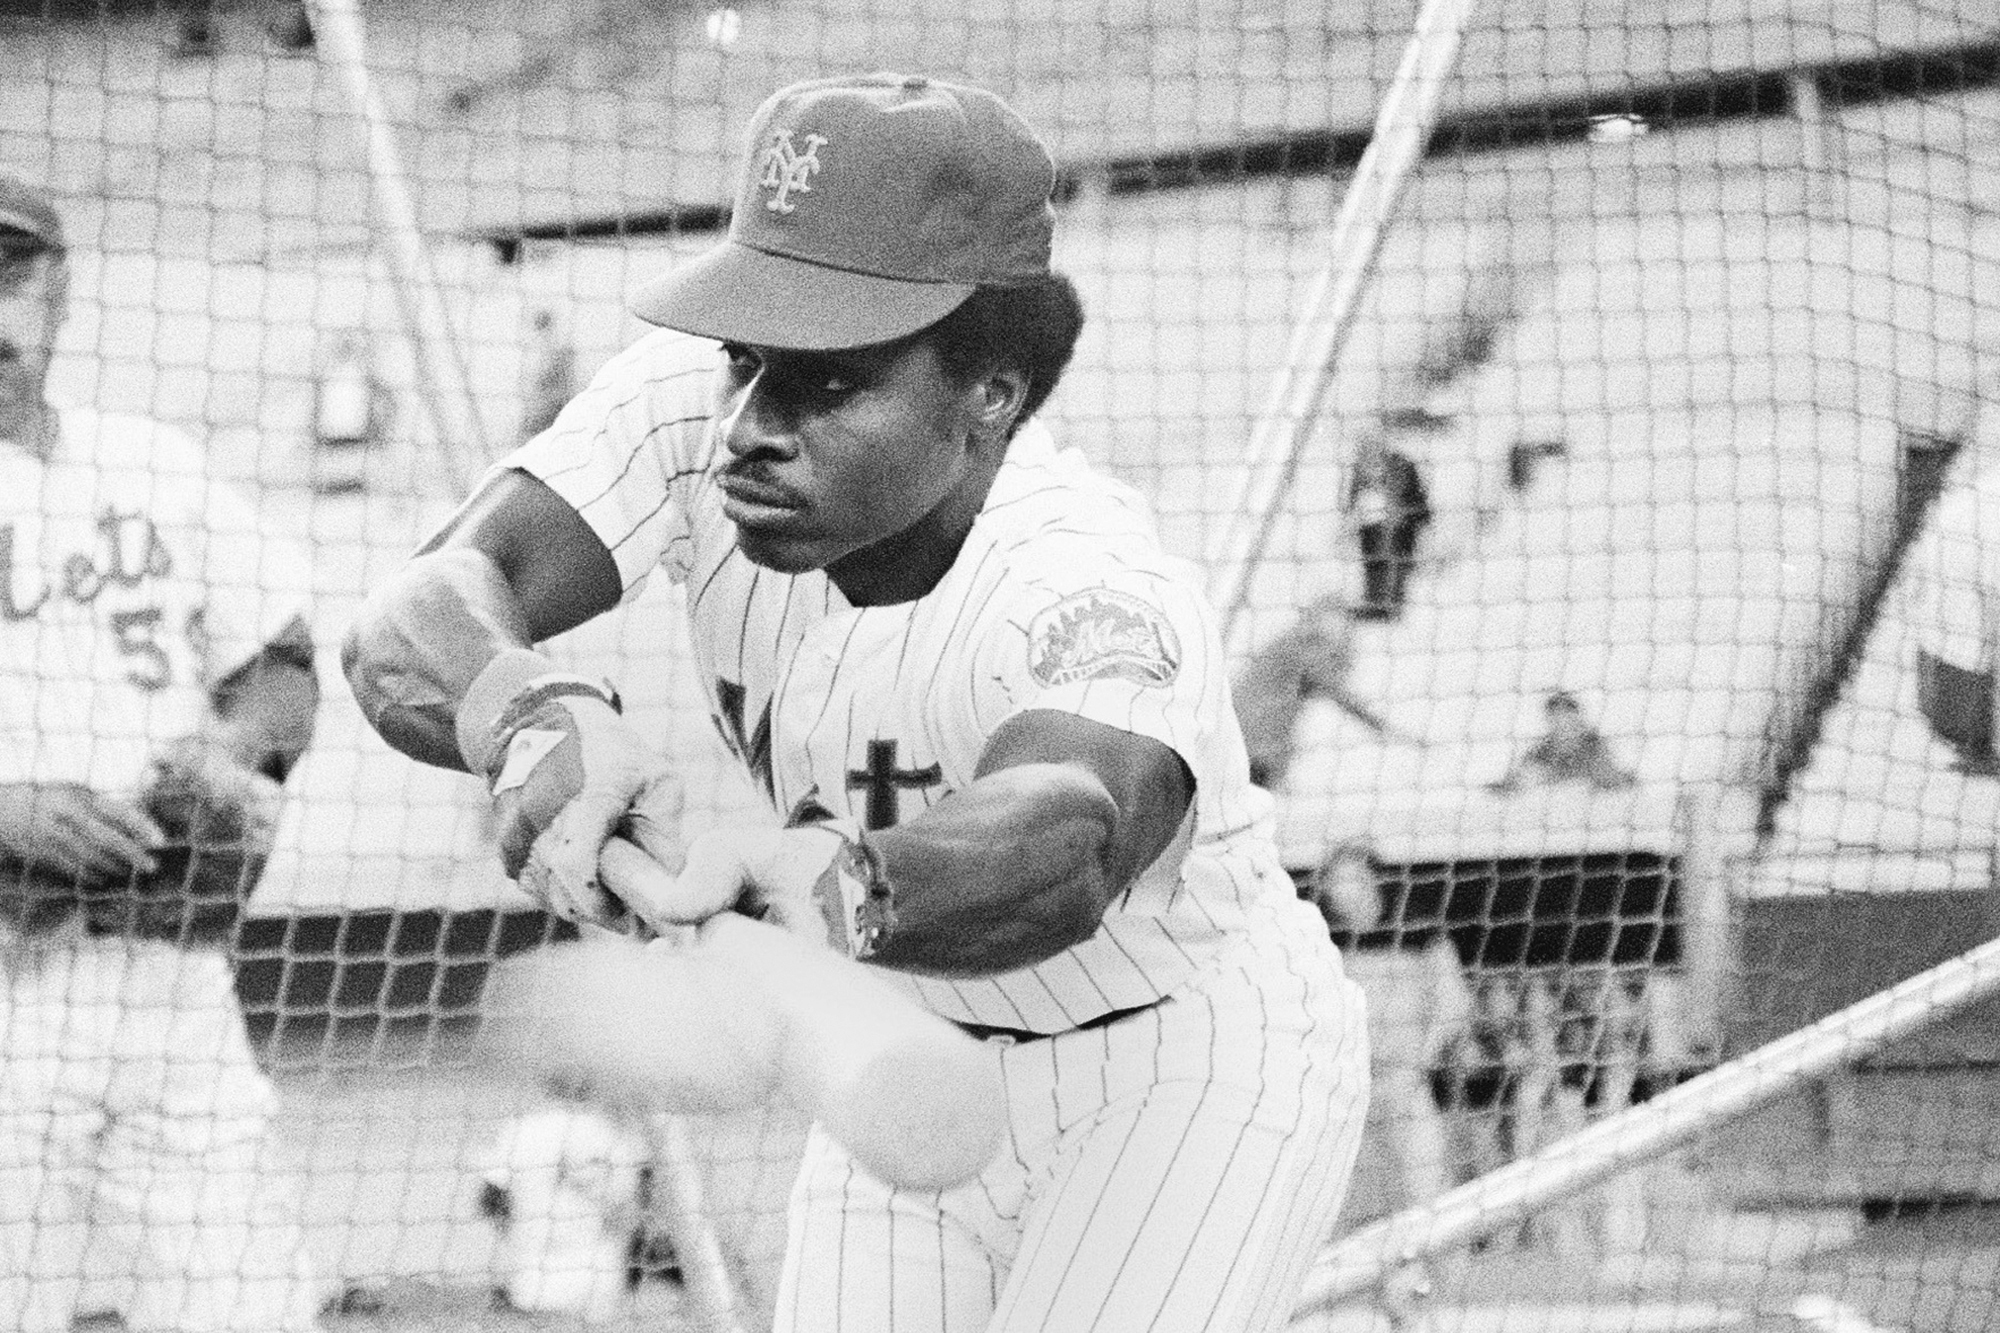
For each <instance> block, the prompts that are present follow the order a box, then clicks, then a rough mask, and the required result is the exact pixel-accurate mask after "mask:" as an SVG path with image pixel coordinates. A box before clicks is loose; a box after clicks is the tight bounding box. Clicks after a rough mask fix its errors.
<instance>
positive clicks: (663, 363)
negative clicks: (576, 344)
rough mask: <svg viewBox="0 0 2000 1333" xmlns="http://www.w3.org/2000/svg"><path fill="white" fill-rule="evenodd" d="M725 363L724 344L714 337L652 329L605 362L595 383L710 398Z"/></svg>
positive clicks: (651, 393) (653, 393)
mask: <svg viewBox="0 0 2000 1333" xmlns="http://www.w3.org/2000/svg"><path fill="white" fill-rule="evenodd" d="M721 365H722V346H721V344H719V343H717V342H715V341H714V340H712V339H709V338H697V337H695V336H694V335H692V334H687V333H680V332H677V331H675V330H673V329H648V330H647V331H646V332H644V333H642V334H640V335H639V336H638V337H637V338H635V339H633V340H632V341H631V342H630V343H628V344H627V345H626V346H625V348H624V350H622V351H620V352H618V353H616V354H615V355H613V356H612V358H611V359H610V360H609V361H607V362H605V363H604V368H603V369H602V370H601V371H599V372H598V374H597V378H596V380H595V381H593V384H594V385H603V384H607V383H608V384H614V385H619V386H623V387H625V388H626V389H628V390H630V391H633V392H635V393H644V394H646V395H648V396H651V397H674V396H678V395H695V396H697V397H698V399H699V400H700V401H706V400H707V396H708V394H709V391H710V388H711V384H712V381H713V378H714V375H715V373H716V371H717V370H718V369H720V368H721ZM691 401H692V399H691Z"/></svg>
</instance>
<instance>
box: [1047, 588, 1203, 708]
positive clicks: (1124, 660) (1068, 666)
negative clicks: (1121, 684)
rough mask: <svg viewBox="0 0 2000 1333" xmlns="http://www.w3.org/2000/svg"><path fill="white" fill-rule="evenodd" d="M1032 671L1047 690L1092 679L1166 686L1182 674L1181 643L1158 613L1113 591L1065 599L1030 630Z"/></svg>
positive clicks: (1091, 591)
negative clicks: (1104, 677) (1099, 678)
mask: <svg viewBox="0 0 2000 1333" xmlns="http://www.w3.org/2000/svg"><path fill="white" fill-rule="evenodd" d="M1028 655H1029V659H1030V661H1029V669H1030V670H1031V671H1032V672H1033V673H1034V676H1035V679H1036V680H1038V681H1040V682H1041V683H1042V684H1044V685H1047V686H1051V687H1053V686H1056V685H1067V684H1069V683H1070V682H1071V681H1077V680H1090V679H1092V678H1093V677H1098V676H1107V677H1118V678H1121V679H1125V680H1132V681H1136V682H1138V683H1139V684H1141V685H1167V684H1170V683H1172V681H1173V678H1174V676H1175V675H1177V674H1178V673H1179V671H1180V669H1181V646H1180V641H1179V640H1178V639H1177V638H1175V637H1174V630H1173V626H1171V625H1169V624H1168V623H1167V622H1166V620H1165V618H1164V617H1163V616H1161V614H1160V612H1159V611H1158V610H1156V609H1155V608H1153V607H1151V606H1148V605H1147V604H1146V603H1144V602H1142V601H1140V600H1139V599H1138V598H1136V597H1128V596H1126V595H1125V594H1123V593H1120V592H1114V591H1113V590H1112V589H1110V588H1089V589H1086V590H1085V591H1083V592H1080V593H1075V594H1073V595H1071V596H1069V597H1065V598H1063V599H1062V601H1060V602H1058V603H1056V604H1055V605H1054V606H1052V607H1050V608H1049V609H1048V610H1046V611H1044V612H1042V613H1041V614H1040V615H1039V616H1036V617H1035V622H1034V624H1032V625H1030V626H1029V627H1028Z"/></svg>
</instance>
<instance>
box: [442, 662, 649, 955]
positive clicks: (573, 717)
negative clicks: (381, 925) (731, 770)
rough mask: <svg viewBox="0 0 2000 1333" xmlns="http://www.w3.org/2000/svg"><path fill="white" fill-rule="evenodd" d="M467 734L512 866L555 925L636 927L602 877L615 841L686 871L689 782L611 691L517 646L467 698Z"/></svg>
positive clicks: (460, 724) (463, 734)
mask: <svg viewBox="0 0 2000 1333" xmlns="http://www.w3.org/2000/svg"><path fill="white" fill-rule="evenodd" d="M457 728H458V740H459V750H460V753H461V754H462V755H463V757H464V758H465V761H466V764H467V766H468V767H470V768H471V769H472V771H473V772H475V773H483V774H485V775H486V778H487V781H488V783H489V785H490V788H491V790H492V792H493V809H494V813H495V815H496V816H497V817H498V820H499V825H500V830H499V831H500V857H501V861H502V864H504V865H505V867H506V870H507V873H508V874H509V875H510V876H513V877H514V878H515V879H517V880H519V881H520V884H521V887H522V888H524V889H526V890H527V891H528V892H529V893H531V894H533V895H534V896H535V897H536V898H538V899H540V900H541V901H542V903H543V904H544V905H546V906H547V907H548V909H549V910H550V911H551V912H554V913H555V914H556V915H557V916H560V917H562V918H563V919H564V920H567V921H575V922H580V923H591V924H596V925H605V926H614V927H616V926H622V925H624V924H627V923H628V922H629V919H630V916H629V914H628V913H627V912H626V911H625V910H624V908H623V906H622V905H621V904H620V903H619V902H618V900H617V899H616V898H615V897H614V896H612V895H611V894H609V893H607V892H606V891H605V888H604V885H603V881H602V878H601V876H600V875H599V872H598V859H599V857H600V855H601V854H602V852H603V849H604V844H605V842H606V841H607V840H609V839H610V838H611V836H612V835H613V834H614V833H618V834H623V835H624V836H625V837H628V838H630V839H631V840H632V841H633V842H635V843H637V844H638V845H639V847H640V848H641V849H642V850H644V851H645V852H646V853H647V854H648V855H649V856H651V857H652V858H653V859H654V860H655V861H657V862H659V864H660V865H661V866H663V867H664V868H665V869H667V870H668V871H670V872H671V871H675V870H678V869H679V867H680V863H681V849H680V845H679V840H678V837H677V836H676V834H675V830H676V829H677V828H678V827H679V825H680V815H681V789H680V784H679V783H678V782H676V781H675V780H674V779H673V777H672V776H671V775H670V774H669V773H668V772H667V771H666V765H665V762H664V761H663V759H662V758H661V756H660V755H658V754H657V753H656V752H655V751H654V750H653V748H652V747H651V746H650V745H648V744H647V743H646V739H645V737H644V736H642V735H641V734H640V732H639V730H638V728H636V727H635V726H633V725H632V724H631V723H630V722H628V721H627V720H626V719H625V717H624V716H623V715H622V714H621V713H620V712H619V710H618V704H617V695H616V693H615V692H613V691H612V689H611V687H610V686H609V685H607V684H605V683H604V682H602V681H592V680H589V679H587V678H585V677H582V676H577V675H574V674H571V673H568V672H565V671H563V670H562V669H561V668H560V667H559V666H558V665H557V664H556V663H555V662H553V661H551V660H549V659H548V658H546V657H543V656H542V655H541V654H539V653H535V652H532V651H529V650H526V649H509V650H508V651H506V652H503V653H501V654H499V655H497V656H496V657H495V658H494V659H493V661H492V662H490V663H489V664H488V665H487V666H486V667H485V668H484V669H483V670H482V671H481V672H480V674H479V676H478V677H477V678H476V679H474V681H473V682H472V684H471V686H470V687H469V688H468V689H467V691H466V693H465V697H464V698H463V699H462V700H461V701H460V703H459V708H458V717H457Z"/></svg>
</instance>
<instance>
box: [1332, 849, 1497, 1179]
mask: <svg viewBox="0 0 2000 1333" xmlns="http://www.w3.org/2000/svg"><path fill="white" fill-rule="evenodd" d="M1294 877H1295V878H1296V879H1297V880H1298V882H1299V893H1300V896H1301V897H1304V898H1306V899H1307V900H1308V901H1310V902H1311V903H1312V904H1313V905H1314V906H1315V907H1317V908H1319V911H1320V915H1321V916H1322V917H1324V918H1325V920H1326V923H1327V928H1328V929H1329V930H1330V931H1331V932H1332V933H1333V937H1334V939H1335V941H1336V942H1337V943H1338V944H1339V945H1340V952H1341V957H1342V958H1343V959H1344V960H1345V961H1346V964H1347V975H1348V976H1350V977H1352V978H1353V979H1354V981H1355V984H1357V985H1359V986H1360V987H1361V991H1362V994H1363V995H1365V996H1367V998H1368V1050H1369V1069H1370V1071H1371V1074H1372V1077H1373V1085H1372V1086H1373V1089H1374V1096H1373V1099H1372V1100H1371V1101H1370V1103H1369V1106H1368V1129H1367V1130H1366V1131H1365V1132H1366V1133H1367V1135H1368V1136H1369V1142H1371V1143H1373V1144H1375V1145H1377V1146H1378V1148H1380V1149H1381V1150H1383V1151H1384V1153H1385V1155H1386V1157H1387V1159H1388V1164H1389V1167H1390V1171H1391V1174H1392V1176H1393V1180H1394V1189H1395V1196H1396V1197H1395V1199H1394V1200H1393V1204H1392V1206H1393V1207H1396V1208H1403V1207H1408V1206H1409V1205H1411V1204H1418V1203H1423V1202H1424V1201H1425V1200H1427V1199H1431V1198H1435V1197H1436V1196H1437V1195H1439V1194H1442V1193H1444V1191H1445V1190H1446V1189H1448V1188H1450V1187H1451V1186H1452V1185H1454V1184H1456V1183H1457V1182H1456V1181H1455V1180H1454V1179H1453V1170H1452V1163H1451V1154H1450V1152H1449V1148H1448V1139H1447V1134H1446V1129H1445V1121H1444V1114H1443V1111H1442V1110H1441V1109H1440V1107H1439V1106H1438V1102H1437V1099H1436V1097H1435V1096H1433V1094H1432V1086H1433V1078H1434V1075H1435V1073H1436V1072H1437V1071H1438V1070H1440V1069H1442V1068H1444V1067H1445V1066H1446V1065H1447V1064H1448V1062H1449V1060H1450V1059H1451V1056H1452V1053H1453V1052H1454V1051H1455V1050H1456V1049H1458V1047H1459V1046H1460V1045H1461V1044H1462V1043H1463V1042H1464V1041H1465V1039H1466V1037H1467V1036H1468V1034H1469V1031H1470V1027H1469V1023H1470V1019H1471V1015H1472V992H1471V989H1470V987H1469V986H1468V985H1467V983H1466V979H1465V973H1464V971H1463V969H1462V968H1461V967H1460V966H1459V961H1458V954H1457V952H1456V951H1455V950H1453V948H1452V946H1451V939H1450V937H1449V936H1448V935H1446V934H1445V932H1444V931H1443V930H1442V929H1422V928H1410V929H1408V930H1406V929H1405V927H1404V923H1402V922H1400V921H1394V920H1390V921H1385V920H1383V912H1382V908H1383V902H1382V878H1381V867H1380V866H1379V864H1378V863H1377V861H1376V859H1375V856H1374V853H1373V852H1372V851H1371V850H1370V848H1369V845H1368V843H1367V842H1366V841H1364V840H1361V839H1345V840H1342V841H1340V842H1338V843H1335V844H1334V846H1333V847H1332V848H1331V849H1330V850H1329V851H1328V852H1327V854H1326V856H1325V858H1324V859H1323V860H1322V861H1321V862H1320V864H1319V866H1318V867H1317V868H1316V869H1314V870H1312V871H1310V872H1307V873H1303V874H1301V873H1298V872H1294Z"/></svg>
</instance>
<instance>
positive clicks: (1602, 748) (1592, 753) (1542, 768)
mask: <svg viewBox="0 0 2000 1333" xmlns="http://www.w3.org/2000/svg"><path fill="white" fill-rule="evenodd" d="M1542 716H1543V719H1544V721H1545V724H1546V727H1547V730H1545V731H1544V732H1543V733H1542V736H1541V737H1540V739H1538V740H1537V741H1536V742H1535V743H1534V744H1533V745H1531V746H1529V747H1528V749H1527V751H1526V752H1525V753H1524V754H1522V756H1521V757H1520V758H1519V759H1517V760H1515V761H1514V764H1513V767H1511V768H1509V769H1508V770H1507V772H1506V773H1505V774H1503V775H1502V776H1501V777H1500V778H1499V780H1498V781H1495V782H1493V783H1490V784H1488V786H1489V789H1490V790H1492V791H1493V792H1495V793H1498V794H1500V795H1507V794H1509V793H1511V792H1516V791H1520V790H1523V789H1524V788H1528V787H1552V786H1560V785H1562V784H1564V783H1581V784H1583V785H1585V786H1588V787H1594V788H1596V789H1597V790H1599V791H1613V790H1616V789H1618V788H1620V787H1629V786H1631V785H1632V784H1633V783H1634V782H1635V781H1637V779H1635V778H1634V777H1633V776H1632V771H1631V770H1630V769H1628V768H1626V767H1624V766H1623V765H1622V764H1620V763H1619V762H1618V760H1617V759H1616V757H1614V756H1613V755H1612V753H1611V745H1610V743H1609V742H1607V741H1606V740H1605V739H1604V737H1603V736H1602V735H1600V734H1599V733H1598V730H1597V728H1596V727H1594V726H1592V725H1591V723H1590V721H1589V720H1588V719H1587V718H1585V717H1584V715H1583V705H1582V704H1581V703H1579V702H1577V698H1576V696H1575V695H1573V694H1571V693H1570V692H1569V691H1568V690H1552V691H1550V693H1549V696H1548V699H1547V700H1546V701H1545V702H1544V703H1543V705H1542Z"/></svg>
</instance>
